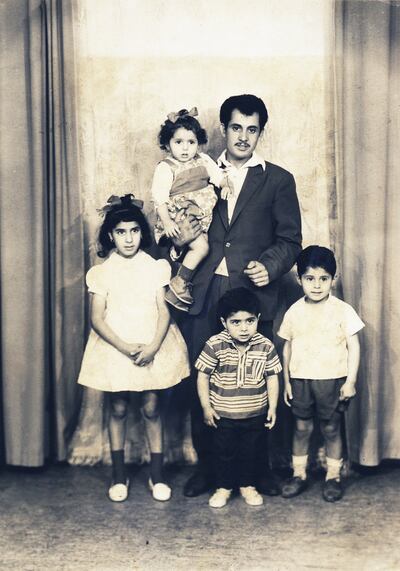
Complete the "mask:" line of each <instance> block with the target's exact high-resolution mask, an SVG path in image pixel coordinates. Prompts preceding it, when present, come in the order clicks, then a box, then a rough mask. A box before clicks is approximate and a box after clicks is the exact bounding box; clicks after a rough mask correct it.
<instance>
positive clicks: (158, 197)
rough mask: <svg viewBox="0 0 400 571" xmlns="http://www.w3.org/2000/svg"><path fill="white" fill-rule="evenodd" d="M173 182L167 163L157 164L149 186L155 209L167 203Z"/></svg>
mask: <svg viewBox="0 0 400 571" xmlns="http://www.w3.org/2000/svg"><path fill="white" fill-rule="evenodd" d="M173 180H174V175H173V172H172V170H171V168H170V167H169V166H168V165H167V163H165V162H162V161H161V163H158V165H157V166H156V168H155V171H154V175H153V182H152V185H151V199H152V201H153V202H154V205H155V207H156V208H157V207H158V206H160V204H165V203H166V202H168V201H169V195H170V191H171V187H172V183H173Z"/></svg>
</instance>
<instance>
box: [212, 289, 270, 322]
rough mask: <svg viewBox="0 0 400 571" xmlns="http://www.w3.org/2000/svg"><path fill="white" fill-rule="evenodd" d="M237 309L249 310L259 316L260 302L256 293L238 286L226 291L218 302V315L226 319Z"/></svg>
mask: <svg viewBox="0 0 400 571" xmlns="http://www.w3.org/2000/svg"><path fill="white" fill-rule="evenodd" d="M237 311H247V312H248V313H251V314H252V315H256V316H258V315H259V313H260V302H259V300H258V297H257V296H256V294H255V293H253V292H252V291H250V290H249V289H247V288H245V287H236V288H234V289H230V290H228V291H227V292H225V293H224V295H223V296H222V297H221V298H220V299H219V301H218V304H217V317H218V318H219V319H220V318H221V317H222V318H223V319H225V320H226V319H227V318H228V317H229V316H230V315H232V313H236V312H237Z"/></svg>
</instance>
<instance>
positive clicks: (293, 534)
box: [0, 464, 400, 571]
mask: <svg viewBox="0 0 400 571" xmlns="http://www.w3.org/2000/svg"><path fill="white" fill-rule="evenodd" d="M191 470H192V469H191V468H179V469H173V470H171V469H170V471H169V475H168V477H169V481H170V483H171V485H172V488H173V497H172V499H171V501H170V502H168V503H158V502H155V501H154V500H152V498H151V496H150V494H149V492H148V490H147V487H146V480H147V471H146V468H145V467H143V468H138V467H131V480H132V483H131V489H130V496H129V498H128V500H127V501H126V502H124V503H122V504H115V503H112V502H110V501H109V500H108V499H107V497H106V489H107V486H108V481H109V476H110V468H109V467H107V466H98V467H94V468H89V467H72V466H67V465H56V466H52V467H50V468H47V469H41V470H21V469H10V468H9V469H3V471H2V472H0V569H1V571H3V570H6V571H11V570H17V571H37V570H46V571H47V570H52V571H67V570H68V571H92V570H96V571H128V570H129V571H131V570H140V571H142V570H143V571H147V570H151V571H153V570H164V569H165V570H170V571H175V570H186V569H187V570H190V571H197V570H207V571H208V570H210V571H212V570H214V569H219V570H229V571H239V570H242V569H243V570H246V571H251V570H264V569H265V570H268V571H291V570H297V571H301V570H303V569H304V570H309V569H312V570H335V571H336V570H347V569H349V570H350V569H351V570H354V571H364V570H365V571H367V570H368V571H370V570H371V571H372V570H373V571H377V570H400V467H399V465H398V464H388V465H384V466H382V467H380V468H379V469H375V470H363V471H361V472H360V471H358V472H355V473H353V474H352V475H351V476H350V477H349V478H348V479H347V480H346V493H345V497H344V498H343V499H342V501H341V502H339V503H337V504H328V503H326V502H324V501H323V499H322V498H321V493H320V490H321V484H322V474H321V475H319V476H318V475H315V476H314V478H313V480H312V485H311V488H310V489H309V490H308V491H306V492H305V493H304V494H303V495H301V496H299V497H297V498H294V499H292V500H285V499H283V498H281V497H275V498H267V497H265V503H264V505H263V506H262V507H258V508H254V507H253V508H252V507H249V506H247V505H246V504H245V503H244V502H243V500H242V499H241V498H240V497H234V498H233V499H232V501H231V502H230V503H229V504H228V505H227V506H226V507H225V508H223V509H220V510H216V509H214V510H213V509H211V508H209V506H208V503H207V499H208V496H206V495H205V496H200V497H199V498H195V499H188V498H185V497H184V496H183V495H182V486H183V484H184V482H185V480H186V478H187V476H188V475H189V474H190V472H191Z"/></svg>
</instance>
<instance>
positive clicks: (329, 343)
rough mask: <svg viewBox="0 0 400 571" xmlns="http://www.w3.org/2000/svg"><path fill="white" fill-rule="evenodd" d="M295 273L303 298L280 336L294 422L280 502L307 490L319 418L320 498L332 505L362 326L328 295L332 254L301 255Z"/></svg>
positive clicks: (316, 250)
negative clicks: (323, 464) (322, 451)
mask: <svg viewBox="0 0 400 571" xmlns="http://www.w3.org/2000/svg"><path fill="white" fill-rule="evenodd" d="M297 273H298V279H299V282H300V284H301V286H302V288H303V292H304V297H303V298H301V299H300V300H298V301H297V302H296V303H294V304H293V305H292V306H291V307H290V308H289V309H288V311H287V312H286V314H285V316H284V318H283V322H282V325H281V327H280V329H279V331H278V335H279V336H280V337H282V338H283V339H285V345H284V348H283V374H284V382H285V392H284V399H285V402H286V404H287V405H288V406H291V408H292V412H293V414H294V416H295V430H294V435H293V450H292V453H293V457H292V463H293V476H292V478H290V479H289V480H288V481H287V482H286V483H285V484H284V485H283V488H282V496H283V497H284V498H292V497H294V496H297V495H298V494H300V493H301V492H303V491H304V490H305V489H306V488H307V485H308V481H307V474H306V469H307V461H308V447H309V443H310V438H311V434H312V432H313V428H314V416H317V418H318V419H319V422H320V428H321V433H322V436H323V438H324V442H325V447H326V455H327V458H326V460H327V467H328V469H327V474H326V480H325V482H324V486H323V491H322V496H323V498H324V499H325V500H326V501H327V502H335V501H338V500H340V499H341V498H342V496H343V488H342V485H341V482H340V471H341V467H342V464H343V459H342V449H343V443H342V437H341V430H340V428H341V418H342V414H343V411H344V410H345V409H346V408H347V406H348V404H349V399H351V398H352V397H354V395H355V394H356V390H355V384H356V379H357V371H358V366H359V361H360V345H359V341H358V335H357V333H358V332H359V331H360V330H361V329H362V328H363V327H364V323H363V322H362V321H361V319H360V318H359V317H358V315H357V313H356V312H355V311H354V309H353V308H352V307H351V306H350V305H349V304H347V303H345V302H344V301H342V300H340V299H338V298H336V297H334V296H333V295H331V288H332V284H333V281H334V278H335V274H336V260H335V256H334V254H333V252H332V251H331V250H329V249H328V248H324V247H321V246H309V247H308V248H306V249H305V250H303V251H302V252H301V254H300V255H299V257H298V259H297Z"/></svg>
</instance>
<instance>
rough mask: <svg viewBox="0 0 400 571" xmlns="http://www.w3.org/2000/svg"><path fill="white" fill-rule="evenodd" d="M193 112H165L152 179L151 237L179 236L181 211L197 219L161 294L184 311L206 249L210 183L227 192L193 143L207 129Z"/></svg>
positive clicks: (200, 141)
mask: <svg viewBox="0 0 400 571" xmlns="http://www.w3.org/2000/svg"><path fill="white" fill-rule="evenodd" d="M195 116H197V109H196V108H193V109H191V110H190V111H187V110H186V109H182V110H181V111H179V112H178V113H170V114H169V115H168V119H167V120H166V121H165V123H164V124H163V125H162V127H161V130H160V133H159V136H158V137H159V142H160V147H161V149H164V150H166V151H167V152H168V154H167V156H166V157H165V158H164V159H163V160H162V161H161V162H160V163H158V165H157V167H156V169H155V172H154V178H153V184H152V197H153V201H154V203H155V207H156V211H157V222H156V225H155V229H154V233H155V238H156V241H157V242H159V240H160V238H161V237H162V236H164V235H165V236H166V237H168V238H172V239H174V238H179V234H180V231H179V224H178V221H179V218H180V217H181V216H182V215H184V216H188V215H192V216H194V217H195V218H197V219H198V220H199V222H200V224H201V229H202V233H201V234H200V236H198V237H197V238H195V239H194V240H193V241H192V242H190V244H188V251H187V253H186V255H185V257H184V259H183V261H182V265H181V266H180V268H179V270H178V273H177V275H176V276H175V277H174V278H172V280H171V282H170V285H169V289H168V291H167V293H166V301H167V302H168V303H170V304H171V305H173V306H174V307H176V308H178V309H180V310H182V311H189V308H190V305H191V304H192V303H193V298H192V295H191V292H190V280H191V278H192V276H193V274H194V272H195V270H196V268H197V267H198V265H199V264H200V262H201V261H202V260H203V259H204V258H205V257H206V256H207V254H208V251H209V246H208V238H207V231H208V228H209V226H210V224H211V219H212V211H213V208H214V206H215V204H216V202H217V195H216V193H215V187H220V188H221V198H223V199H226V198H227V197H228V195H229V194H230V192H231V190H230V183H229V180H228V177H227V175H226V173H224V172H223V171H221V170H220V169H219V168H218V166H217V165H216V163H214V161H213V160H212V159H211V158H210V157H209V156H208V155H206V154H204V153H200V152H199V151H198V148H199V145H204V144H205V143H207V134H206V131H205V130H204V129H203V128H202V127H201V125H200V123H199V122H198V120H197V119H196V118H195Z"/></svg>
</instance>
